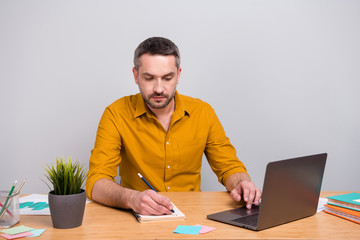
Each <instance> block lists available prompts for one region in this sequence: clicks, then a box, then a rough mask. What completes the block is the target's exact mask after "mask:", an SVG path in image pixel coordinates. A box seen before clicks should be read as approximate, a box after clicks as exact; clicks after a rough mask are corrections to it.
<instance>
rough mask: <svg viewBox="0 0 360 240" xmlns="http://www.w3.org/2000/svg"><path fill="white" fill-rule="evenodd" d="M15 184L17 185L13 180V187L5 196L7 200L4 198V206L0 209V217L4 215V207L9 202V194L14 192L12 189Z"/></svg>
mask: <svg viewBox="0 0 360 240" xmlns="http://www.w3.org/2000/svg"><path fill="white" fill-rule="evenodd" d="M16 184H17V181H16V180H15V182H14V184H13V186H12V187H11V189H10V192H9V195H8V196H7V198H6V200H5V203H4V206H3V207H2V208H1V212H0V217H2V216H3V214H4V212H5V208H6V205H7V203H8V201H9V199H10V197H11V194H12V193H13V191H14V188H15V186H16Z"/></svg>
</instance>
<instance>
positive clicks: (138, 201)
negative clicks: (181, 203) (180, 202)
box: [129, 190, 173, 215]
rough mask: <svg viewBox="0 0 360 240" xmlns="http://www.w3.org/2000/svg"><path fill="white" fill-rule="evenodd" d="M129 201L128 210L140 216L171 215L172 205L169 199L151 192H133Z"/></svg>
mask: <svg viewBox="0 0 360 240" xmlns="http://www.w3.org/2000/svg"><path fill="white" fill-rule="evenodd" d="M129 200H130V201H129V205H130V208H131V209H132V210H134V211H135V212H137V213H140V214H144V215H164V214H171V213H172V212H171V210H172V209H173V205H172V204H171V201H170V199H169V198H167V197H164V196H162V195H160V194H158V193H157V192H155V191H153V190H145V191H143V192H137V191H136V192H133V194H132V196H131V197H130V199H129Z"/></svg>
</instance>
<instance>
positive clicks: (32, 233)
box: [0, 225, 46, 239]
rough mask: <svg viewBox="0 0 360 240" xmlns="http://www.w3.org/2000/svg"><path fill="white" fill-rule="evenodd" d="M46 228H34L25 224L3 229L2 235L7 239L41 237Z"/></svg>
mask: <svg viewBox="0 0 360 240" xmlns="http://www.w3.org/2000/svg"><path fill="white" fill-rule="evenodd" d="M45 230H46V229H34V228H30V227H26V226H24V225H22V226H19V227H13V228H9V229H6V230H2V231H1V233H2V234H0V236H2V237H4V238H6V239H17V238H22V237H39V236H40V235H41V234H42V233H43V232H45Z"/></svg>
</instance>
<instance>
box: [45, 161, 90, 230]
mask: <svg viewBox="0 0 360 240" xmlns="http://www.w3.org/2000/svg"><path fill="white" fill-rule="evenodd" d="M45 170H46V174H45V176H46V178H47V179H48V180H49V182H50V183H51V185H52V188H51V187H50V186H49V185H48V184H47V185H48V187H49V188H50V192H49V208H50V214H51V220H52V223H53V226H54V227H55V228H74V227H78V226H80V225H81V224H82V220H83V216H84V210H85V202H86V193H85V190H84V189H83V188H82V187H83V183H84V180H85V177H86V174H85V171H84V167H83V166H81V165H80V163H79V162H78V161H77V162H75V163H73V162H72V161H71V158H70V159H68V160H66V161H65V160H64V159H63V158H59V159H58V158H56V165H55V166H54V165H52V166H49V165H47V167H46V168H45Z"/></svg>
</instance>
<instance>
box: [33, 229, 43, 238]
mask: <svg viewBox="0 0 360 240" xmlns="http://www.w3.org/2000/svg"><path fill="white" fill-rule="evenodd" d="M45 230H46V229H34V230H31V231H29V232H31V233H32V234H34V235H32V236H29V237H39V236H40V235H41V234H42V233H43V232H45Z"/></svg>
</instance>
